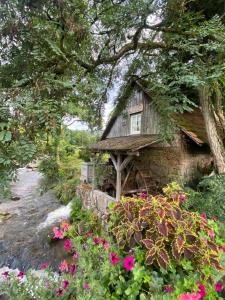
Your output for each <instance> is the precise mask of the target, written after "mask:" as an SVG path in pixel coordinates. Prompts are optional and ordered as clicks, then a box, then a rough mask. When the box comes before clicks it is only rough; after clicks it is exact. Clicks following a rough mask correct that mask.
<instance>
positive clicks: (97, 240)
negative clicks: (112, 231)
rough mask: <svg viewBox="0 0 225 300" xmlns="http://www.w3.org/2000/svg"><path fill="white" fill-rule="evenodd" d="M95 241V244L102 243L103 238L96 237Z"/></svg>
mask: <svg viewBox="0 0 225 300" xmlns="http://www.w3.org/2000/svg"><path fill="white" fill-rule="evenodd" d="M93 241H94V243H95V245H98V244H100V242H101V239H100V238H99V237H95V238H94V239H93Z"/></svg>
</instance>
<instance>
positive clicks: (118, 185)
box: [116, 154, 121, 201]
mask: <svg viewBox="0 0 225 300" xmlns="http://www.w3.org/2000/svg"><path fill="white" fill-rule="evenodd" d="M116 175H117V176H116V201H119V200H120V197H121V155H120V154H118V155H117V170H116Z"/></svg>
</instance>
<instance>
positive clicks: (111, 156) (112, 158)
mask: <svg viewBox="0 0 225 300" xmlns="http://www.w3.org/2000/svg"><path fill="white" fill-rule="evenodd" d="M110 158H111V160H112V162H113V165H114V167H115V169H116V171H117V161H116V159H115V157H114V155H113V154H112V153H110Z"/></svg>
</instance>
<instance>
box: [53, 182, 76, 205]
mask: <svg viewBox="0 0 225 300" xmlns="http://www.w3.org/2000/svg"><path fill="white" fill-rule="evenodd" d="M78 184H79V180H78V179H76V178H75V179H68V180H65V181H59V182H58V183H57V184H56V185H55V187H54V191H55V193H56V196H57V198H58V199H59V200H60V202H61V203H62V204H67V203H69V202H70V201H71V200H72V199H73V198H74V196H75V195H76V187H77V185H78Z"/></svg>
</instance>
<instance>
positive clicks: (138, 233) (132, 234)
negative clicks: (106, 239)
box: [110, 186, 221, 269]
mask: <svg viewBox="0 0 225 300" xmlns="http://www.w3.org/2000/svg"><path fill="white" fill-rule="evenodd" d="M164 191H166V192H167V195H165V196H162V195H159V196H155V197H152V196H151V197H149V198H146V199H143V198H136V199H135V198H122V200H121V201H120V202H118V203H116V204H115V206H114V208H113V209H112V212H111V218H110V219H111V225H110V226H111V232H112V234H113V235H114V236H115V239H116V242H117V244H118V245H119V247H121V248H124V249H125V250H126V249H130V248H132V247H134V246H136V245H143V249H145V251H146V264H147V265H153V266H155V267H156V268H157V269H159V268H161V269H170V268H173V267H175V268H180V267H181V268H184V269H185V265H186V262H187V261H190V262H191V263H192V264H193V266H194V268H198V269H201V268H202V267H203V266H214V267H215V268H217V269H221V265H220V262H219V256H220V254H219V250H220V249H221V245H217V244H216V243H215V240H214V235H213V234H214V231H213V228H212V226H211V225H210V224H209V222H207V221H206V220H205V219H204V218H202V217H201V216H200V215H199V214H198V213H194V212H188V211H186V210H184V209H181V207H180V204H181V203H182V202H183V201H186V195H185V194H183V193H182V192H179V193H176V194H174V192H173V189H171V187H170V186H169V187H167V188H165V189H164ZM212 233H213V234H212Z"/></svg>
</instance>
